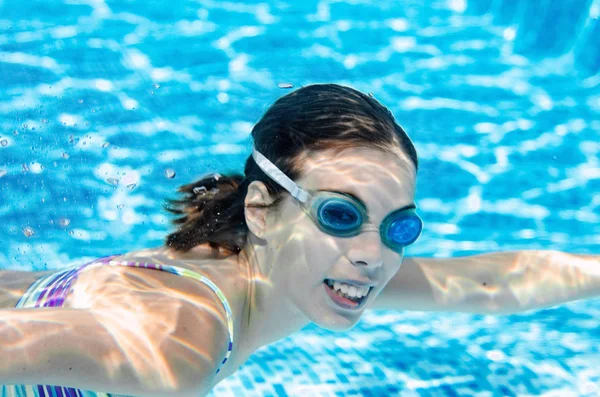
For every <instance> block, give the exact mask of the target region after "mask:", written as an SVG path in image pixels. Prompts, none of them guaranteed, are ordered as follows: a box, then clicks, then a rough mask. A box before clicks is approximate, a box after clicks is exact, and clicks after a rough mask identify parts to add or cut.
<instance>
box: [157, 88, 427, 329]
mask: <svg viewBox="0 0 600 397" xmlns="http://www.w3.org/2000/svg"><path fill="white" fill-rule="evenodd" d="M252 138H253V140H254V148H255V149H256V150H257V151H258V152H259V153H261V154H262V155H263V156H264V157H266V158H267V159H268V160H269V161H270V162H272V163H273V164H274V165H275V166H276V167H277V168H278V169H279V170H280V171H281V172H283V173H284V174H285V175H287V176H288V177H289V178H290V179H291V180H292V181H294V182H295V183H296V184H297V185H298V186H299V187H301V188H303V189H310V190H329V191H338V192H345V193H349V194H351V195H354V196H357V197H358V199H360V200H362V201H363V202H364V204H365V206H366V211H367V213H368V217H369V220H370V222H372V224H374V225H376V226H379V225H380V224H381V222H382V221H383V220H384V218H386V216H387V215H388V214H389V213H390V212H392V211H394V210H396V209H398V208H401V207H404V206H406V205H409V204H412V203H414V194H415V183H416V172H417V168H418V161H417V155H416V150H415V148H414V146H413V144H412V142H411V141H410V139H409V138H408V136H407V135H406V133H405V131H404V130H403V129H402V128H401V127H400V126H399V125H398V124H397V123H396V122H395V120H394V118H393V116H392V114H391V113H390V111H389V110H387V109H386V108H385V107H384V106H383V105H381V104H380V103H379V102H377V101H376V100H375V99H374V98H372V97H370V96H368V95H365V94H363V93H361V92H359V91H356V90H354V89H351V88H348V87H343V86H339V85H335V84H322V85H311V86H307V87H304V88H301V89H298V90H296V91H294V92H291V93H289V94H287V95H285V96H283V97H281V98H279V99H278V100H277V101H276V102H275V103H274V104H273V105H272V106H271V107H270V108H269V109H268V110H267V112H266V113H265V114H264V115H263V117H262V118H261V119H260V121H259V122H258V123H257V124H256V125H255V126H254V128H253V130H252ZM180 192H182V193H183V194H184V195H185V197H184V198H183V199H182V200H177V201H172V207H171V208H170V211H172V212H174V213H176V214H178V215H181V216H180V217H179V218H177V219H176V220H175V223H176V224H177V225H179V228H178V230H177V231H176V232H174V233H172V234H170V235H169V236H168V237H167V245H168V246H170V247H171V248H173V249H175V250H180V251H187V250H190V249H192V248H193V247H195V246H197V245H199V244H205V243H208V244H209V245H210V246H211V247H213V248H215V249H225V250H228V251H232V252H235V253H240V252H241V251H242V250H259V251H260V252H261V255H260V258H261V261H262V262H263V263H261V264H260V266H261V270H262V271H263V272H264V273H265V276H266V277H268V278H269V280H270V281H271V283H272V285H273V288H279V289H281V290H282V291H286V293H287V296H288V298H289V300H290V302H292V303H293V304H294V305H295V306H297V308H298V309H299V311H301V312H302V313H303V314H304V315H305V316H306V317H308V318H309V319H310V320H311V321H313V322H315V323H317V324H318V325H320V326H323V327H325V328H328V329H332V330H345V329H349V328H351V327H352V326H353V325H354V324H355V323H356V321H357V320H358V319H359V317H360V313H362V310H364V307H363V308H362V309H361V310H344V309H343V308H340V307H339V306H336V305H335V304H333V302H332V301H331V300H330V298H329V296H328V295H327V293H326V290H325V288H326V286H325V285H324V281H325V280H326V279H328V280H329V279H333V280H360V281H366V282H368V283H369V284H370V285H372V286H373V288H372V290H371V292H370V293H369V296H368V297H367V299H368V300H367V302H372V301H373V300H374V298H375V297H376V296H377V295H378V294H379V293H380V292H381V290H382V289H383V287H384V286H385V284H387V282H388V281H389V280H390V279H391V277H392V276H393V275H394V274H395V273H396V272H397V270H398V269H399V267H400V264H401V262H402V257H403V251H402V250H391V249H389V248H388V247H387V246H385V245H384V244H383V243H382V241H381V238H380V234H379V233H376V232H374V230H371V231H365V232H363V233H360V234H358V235H355V236H352V237H337V236H333V235H330V234H327V233H324V232H322V231H321V230H320V229H319V228H318V227H317V225H316V224H315V222H314V221H313V220H312V219H311V218H310V217H309V216H308V215H307V213H306V211H304V210H303V209H302V206H301V204H300V202H299V201H298V200H297V199H296V198H294V197H292V196H291V195H290V194H289V192H288V191H287V190H285V189H284V188H283V187H282V186H281V185H280V184H279V183H277V182H276V181H275V180H273V179H272V177H270V176H269V175H267V174H266V173H265V172H264V171H263V169H261V167H259V165H258V164H257V162H256V160H255V159H254V158H253V157H252V156H249V157H248V160H247V161H246V165H245V169H244V175H237V174H234V175H229V176H221V175H211V176H208V177H206V178H203V179H201V180H199V181H197V182H196V183H192V184H189V185H185V186H182V187H181V188H180Z"/></svg>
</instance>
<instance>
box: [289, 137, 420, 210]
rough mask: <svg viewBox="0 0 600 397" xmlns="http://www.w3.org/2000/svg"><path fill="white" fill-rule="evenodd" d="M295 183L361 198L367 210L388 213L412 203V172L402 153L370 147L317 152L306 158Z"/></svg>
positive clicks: (412, 166) (410, 163)
mask: <svg viewBox="0 0 600 397" xmlns="http://www.w3.org/2000/svg"><path fill="white" fill-rule="evenodd" d="M302 168H303V175H302V177H301V178H300V179H299V180H298V181H297V182H298V183H299V184H300V185H301V186H302V187H305V188H307V189H315V190H318V189H325V190H341V191H346V192H350V193H353V194H354V195H356V196H358V197H359V198H361V199H362V200H363V201H364V202H365V203H366V204H367V207H368V208H369V210H370V211H377V210H383V211H384V212H388V211H390V210H391V209H393V208H399V207H402V206H405V205H407V204H411V203H413V202H414V195H415V190H416V186H415V185H416V170H415V167H414V165H413V164H412V162H411V160H410V158H408V156H406V155H405V154H404V153H402V152H398V153H386V152H383V151H381V150H377V149H370V148H350V149H345V150H343V151H341V152H339V153H337V154H336V152H335V151H330V150H326V151H318V152H313V153H310V154H308V155H307V156H306V158H305V161H304V164H303V167H302Z"/></svg>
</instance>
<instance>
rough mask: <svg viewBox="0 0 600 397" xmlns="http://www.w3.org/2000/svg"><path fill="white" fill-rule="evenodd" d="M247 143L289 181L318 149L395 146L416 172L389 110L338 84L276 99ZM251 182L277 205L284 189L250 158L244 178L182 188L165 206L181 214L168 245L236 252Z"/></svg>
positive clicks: (411, 151) (409, 146)
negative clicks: (251, 142) (262, 187)
mask: <svg viewBox="0 0 600 397" xmlns="http://www.w3.org/2000/svg"><path fill="white" fill-rule="evenodd" d="M252 138H253V140H254V146H255V147H256V149H257V150H258V151H259V152H260V153H262V154H263V155H264V156H265V157H266V158H267V159H269V160H270V161H271V162H273V163H274V164H275V165H276V166H277V167H278V168H279V169H280V170H281V171H283V172H284V173H285V174H286V175H288V176H289V177H290V178H291V179H292V180H297V179H299V178H300V177H301V174H302V165H303V164H302V161H301V159H302V158H303V156H304V155H305V154H307V153H310V152H313V151H319V150H335V151H336V153H337V152H338V151H342V150H344V149H348V148H356V147H368V148H375V149H380V150H382V151H385V152H394V149H396V150H398V149H400V150H402V151H403V152H404V153H406V154H407V155H408V157H409V158H410V159H411V161H412V162H413V164H414V166H415V169H418V159H417V152H416V150H415V147H414V145H413V143H412V142H411V140H410V138H409V137H408V135H407V134H406V132H405V131H404V130H403V129H402V127H400V126H399V125H398V124H397V123H396V121H395V120H394V116H393V115H392V113H391V112H390V111H389V110H388V109H387V108H386V107H385V106H383V105H382V104H380V103H379V102H378V101H377V100H375V99H374V98H372V97H371V96H369V95H366V94H363V93H362V92H359V91H357V90H355V89H352V88H349V87H345V86H340V85H337V84H315V85H309V86H307V87H303V88H300V89H298V90H296V91H293V92H291V93H289V94H287V95H284V96H283V97H281V98H279V99H278V100H277V101H275V103H274V104H273V105H272V106H270V107H269V109H268V110H267V111H266V112H265V114H264V115H263V116H262V118H261V119H260V120H259V122H258V123H257V124H256V125H255V126H254V128H253V129H252ZM253 181H261V182H263V183H264V184H265V185H266V187H267V190H268V192H269V194H270V195H271V196H272V197H274V198H275V201H274V202H273V203H272V204H271V205H269V206H267V207H268V208H272V209H276V208H278V206H279V204H280V203H281V201H282V199H283V195H282V193H283V192H285V190H284V189H283V188H282V187H281V186H279V185H278V184H277V183H276V182H274V181H273V180H271V178H270V177H269V176H267V175H266V174H265V173H264V172H263V171H262V170H261V169H260V168H259V167H258V165H257V164H256V162H255V161H254V159H253V157H252V156H251V155H250V156H249V157H248V159H247V160H246V165H245V167H244V175H241V174H230V175H219V174H212V175H208V176H206V177H204V178H202V179H200V180H198V181H196V182H194V183H190V184H187V185H184V186H181V187H180V188H179V192H180V193H181V194H182V195H183V198H181V199H180V200H170V201H169V204H168V206H167V207H166V209H167V210H168V211H170V212H171V213H174V214H176V215H178V217H177V218H176V219H174V220H173V223H174V224H175V225H177V226H178V228H177V231H175V232H173V233H171V234H169V235H168V236H167V238H166V245H167V246H168V247H171V248H173V249H175V250H177V251H183V252H185V251H188V250H190V249H192V248H194V247H196V246H198V245H200V244H205V243H208V244H209V246H210V247H212V248H213V249H216V250H218V249H221V248H224V249H226V250H228V251H232V252H235V253H239V252H240V251H241V250H242V248H243V247H244V245H245V244H246V236H247V233H248V226H247V225H246V220H245V217H244V201H245V198H246V194H247V192H248V185H250V183H251V182H253Z"/></svg>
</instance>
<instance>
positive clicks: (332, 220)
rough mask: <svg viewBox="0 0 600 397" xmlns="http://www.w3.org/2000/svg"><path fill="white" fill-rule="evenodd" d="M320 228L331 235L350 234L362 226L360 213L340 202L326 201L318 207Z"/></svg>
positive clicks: (347, 204)
mask: <svg viewBox="0 0 600 397" xmlns="http://www.w3.org/2000/svg"><path fill="white" fill-rule="evenodd" d="M317 214H318V217H319V221H320V224H321V226H323V227H324V228H325V229H327V230H328V231H329V232H333V233H350V232H354V231H356V230H358V229H359V228H360V225H361V224H362V215H361V213H360V212H359V211H358V210H357V209H356V208H355V207H354V206H353V205H351V204H349V203H347V202H344V201H341V200H335V199H332V200H327V201H325V202H323V203H322V204H321V205H320V206H319V210H318V213H317Z"/></svg>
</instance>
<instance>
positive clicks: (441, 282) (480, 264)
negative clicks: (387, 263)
mask: <svg viewBox="0 0 600 397" xmlns="http://www.w3.org/2000/svg"><path fill="white" fill-rule="evenodd" d="M592 297H600V257H599V256H598V255H576V254H568V253H564V252H559V251H543V250H539V251H514V252H497V253H488V254H480V255H473V256H464V257H456V258H411V257H407V258H405V259H404V262H403V263H402V266H401V267H400V270H399V271H398V272H397V273H396V275H395V276H394V277H393V278H392V280H391V281H390V282H389V284H388V285H387V286H386V287H385V289H384V290H383V291H382V292H381V294H380V295H379V296H378V297H377V299H376V301H375V304H374V306H373V308H374V309H392V310H418V311H454V312H468V313H480V314H510V313H517V312H522V311H526V310H530V309H539V308H543V307H547V306H553V305H557V304H560V303H564V302H568V301H573V300H577V299H584V298H592Z"/></svg>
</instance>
